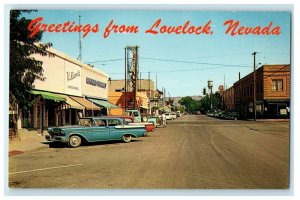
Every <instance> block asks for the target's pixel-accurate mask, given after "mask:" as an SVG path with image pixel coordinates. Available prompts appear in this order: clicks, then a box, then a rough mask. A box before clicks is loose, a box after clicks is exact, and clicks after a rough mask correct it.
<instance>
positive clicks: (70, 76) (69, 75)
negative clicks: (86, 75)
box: [67, 70, 80, 81]
mask: <svg viewBox="0 0 300 200" xmlns="http://www.w3.org/2000/svg"><path fill="white" fill-rule="evenodd" d="M78 76H80V71H79V70H78V71H77V72H67V80H68V81H71V80H73V79H74V78H76V77H78Z"/></svg>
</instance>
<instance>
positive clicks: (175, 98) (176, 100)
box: [170, 96, 202, 105]
mask: <svg viewBox="0 0 300 200" xmlns="http://www.w3.org/2000/svg"><path fill="white" fill-rule="evenodd" d="M184 97H185V96H184ZM189 97H192V99H194V100H197V101H199V100H201V98H202V96H189ZM170 98H171V99H173V101H174V105H176V104H179V103H178V101H179V100H180V99H182V98H183V97H170Z"/></svg>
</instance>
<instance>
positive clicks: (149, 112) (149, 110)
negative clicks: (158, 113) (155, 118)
mask: <svg viewBox="0 0 300 200" xmlns="http://www.w3.org/2000/svg"><path fill="white" fill-rule="evenodd" d="M148 90H149V96H148V98H149V105H148V114H149V115H151V89H150V72H148Z"/></svg>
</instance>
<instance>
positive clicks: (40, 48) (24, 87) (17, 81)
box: [9, 10, 52, 125]
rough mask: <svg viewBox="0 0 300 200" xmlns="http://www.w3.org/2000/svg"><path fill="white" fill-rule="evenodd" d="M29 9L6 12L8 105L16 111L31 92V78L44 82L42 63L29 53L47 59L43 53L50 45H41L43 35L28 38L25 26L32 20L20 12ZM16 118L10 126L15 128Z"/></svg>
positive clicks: (28, 33) (38, 34)
mask: <svg viewBox="0 0 300 200" xmlns="http://www.w3.org/2000/svg"><path fill="white" fill-rule="evenodd" d="M30 12H33V10H11V11H10V41H9V47H10V52H9V53H10V55H9V56H10V57H9V102H10V109H14V110H16V107H17V106H16V105H18V106H19V108H22V107H23V106H24V105H26V104H27V103H28V92H29V91H30V90H31V89H32V84H33V82H34V80H35V79H39V80H44V77H43V68H42V64H43V63H42V62H41V61H39V60H36V59H34V58H33V57H32V55H33V54H39V55H42V56H47V55H48V56H51V55H52V54H51V53H49V52H48V51H47V48H49V47H51V46H52V44H51V43H46V44H42V43H41V42H40V41H41V39H42V35H43V32H42V31H39V32H38V33H37V34H36V35H35V36H34V37H29V35H30V33H31V32H30V31H29V30H28V25H29V24H30V22H31V21H32V20H31V19H26V18H25V17H22V14H24V13H30ZM15 122H16V119H14V124H15V125H16V123H15Z"/></svg>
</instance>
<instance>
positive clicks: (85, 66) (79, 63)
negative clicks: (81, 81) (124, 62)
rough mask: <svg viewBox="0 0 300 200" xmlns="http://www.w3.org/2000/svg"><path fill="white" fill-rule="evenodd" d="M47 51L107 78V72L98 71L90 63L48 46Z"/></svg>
mask: <svg viewBox="0 0 300 200" xmlns="http://www.w3.org/2000/svg"><path fill="white" fill-rule="evenodd" d="M47 51H48V52H50V53H53V54H55V56H57V57H60V58H62V59H64V60H67V61H69V62H71V63H73V64H75V65H78V66H80V67H82V68H85V69H87V70H90V71H92V72H95V73H98V74H99V75H102V76H105V77H107V78H108V77H109V75H108V74H107V73H105V72H103V71H100V70H98V69H95V68H93V67H91V66H90V65H88V64H85V63H83V62H81V61H79V60H76V59H75V58H72V57H71V56H69V55H67V54H65V53H63V52H61V51H59V50H57V49H54V48H52V47H50V48H48V49H47Z"/></svg>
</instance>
